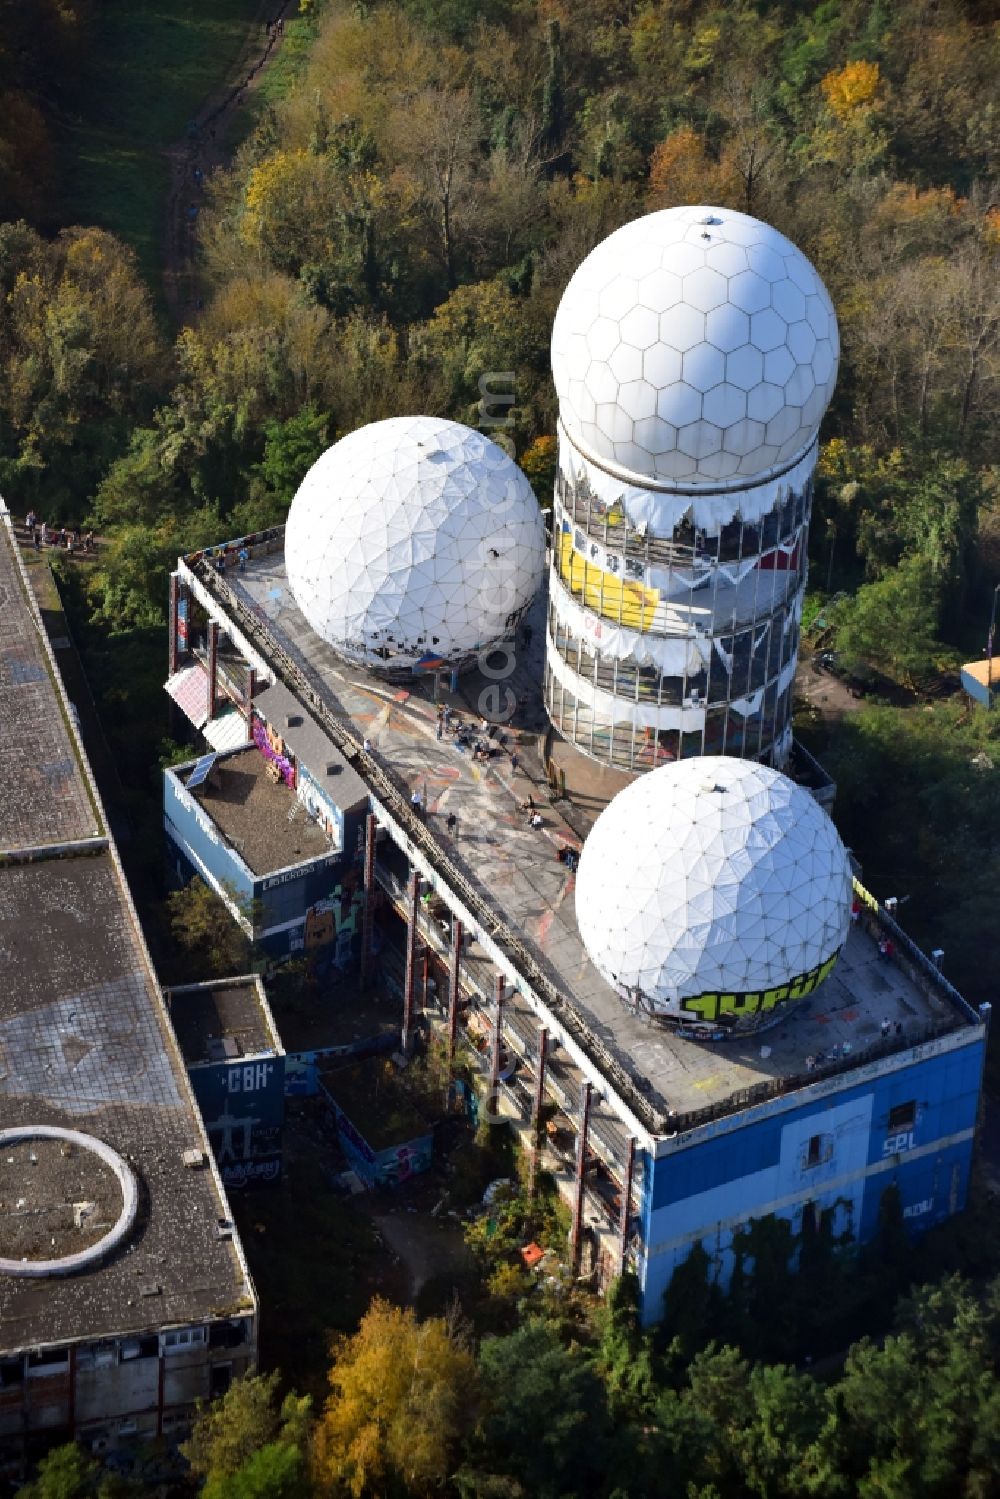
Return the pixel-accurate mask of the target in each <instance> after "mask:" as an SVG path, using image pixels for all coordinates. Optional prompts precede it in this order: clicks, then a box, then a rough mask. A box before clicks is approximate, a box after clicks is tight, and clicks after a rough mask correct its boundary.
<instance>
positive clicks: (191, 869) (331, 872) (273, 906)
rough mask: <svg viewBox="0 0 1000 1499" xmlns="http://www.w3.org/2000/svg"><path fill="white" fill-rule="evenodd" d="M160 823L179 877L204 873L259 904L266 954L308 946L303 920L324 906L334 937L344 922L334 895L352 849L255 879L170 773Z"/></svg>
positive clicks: (241, 897)
mask: <svg viewBox="0 0 1000 1499" xmlns="http://www.w3.org/2000/svg"><path fill="white" fill-rule="evenodd" d="M163 821H164V830H165V832H166V835H167V840H168V852H169V854H170V857H171V858H173V859H174V860H176V861H177V862H179V865H180V871H179V872H180V876H181V878H182V879H185V880H186V879H189V878H190V877H191V876H192V875H194V874H202V873H203V870H207V871H208V873H209V874H210V875H212V876H213V877H214V878H215V880H216V881H217V882H218V883H219V884H220V885H225V886H230V887H232V889H233V891H234V892H235V896H236V898H237V900H238V901H240V902H241V903H249V902H251V901H255V902H258V903H259V910H260V915H259V918H258V930H259V931H260V932H262V933H263V935H262V937H261V946H262V947H263V949H264V951H265V952H266V953H268V954H269V955H270V956H272V957H285V956H287V954H288V953H289V952H295V951H300V950H301V949H302V948H304V947H306V946H308V945H309V943H308V941H307V931H306V922H307V916H308V914H309V912H310V911H311V910H315V909H316V908H317V907H323V906H324V905H326V904H327V903H331V904H332V905H334V906H336V908H337V910H336V916H335V918H334V919H333V920H332V923H331V929H332V931H333V935H334V936H338V935H339V931H340V927H341V926H342V925H343V924H344V923H343V920H341V919H340V915H339V913H340V906H341V902H340V901H338V900H335V894H336V892H337V890H338V888H340V886H341V883H342V881H343V879H344V876H345V874H346V872H347V870H348V868H349V867H350V866H351V865H352V864H353V863H354V852H353V849H352V851H351V855H350V856H348V855H347V854H343V853H336V854H330V855H328V856H326V857H324V858H321V859H313V860H311V861H310V862H309V863H306V864H302V865H298V866H296V867H295V868H293V869H290V870H287V871H279V872H278V873H276V874H271V875H263V876H257V875H254V874H253V873H252V872H251V871H250V870H249V869H248V868H247V866H246V865H245V864H244V863H243V860H242V859H241V858H240V857H239V855H238V854H237V852H236V850H235V849H233V848H231V847H230V845H229V844H228V843H227V842H226V840H225V839H224V838H223V836H222V835H221V833H220V832H219V830H218V829H217V828H216V827H215V825H214V823H213V822H212V821H211V819H210V818H209V817H208V816H207V814H206V813H204V812H203V811H202V810H201V808H200V807H199V806H198V803H197V801H196V800H195V798H194V797H192V796H189V795H188V793H187V791H186V789H185V787H184V786H183V785H182V784H181V782H180V780H179V778H178V777H177V776H176V775H175V774H174V773H173V772H172V771H170V770H166V771H164V773H163ZM178 856H179V858H178ZM318 914H322V913H321V912H320V913H318ZM293 923H294V926H292V924H293ZM274 928H285V930H283V931H275V930H273V929H274ZM352 930H353V928H352Z"/></svg>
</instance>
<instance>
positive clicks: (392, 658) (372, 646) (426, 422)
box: [285, 387, 632, 671]
mask: <svg viewBox="0 0 1000 1499" xmlns="http://www.w3.org/2000/svg"><path fill="white" fill-rule="evenodd" d="M615 389H616V390H617V387H615ZM615 410H616V412H617V408H615ZM620 415H621V419H622V421H623V422H624V421H626V420H627V418H626V417H625V414H624V413H620ZM631 427H632V424H631V421H628V435H629V437H631ZM285 565H286V568H287V572H288V582H289V586H290V588H291V590H292V593H293V595H294V597H295V601H296V603H297V604H298V606H299V608H300V609H301V611H302V613H303V615H304V616H305V618H306V619H307V621H308V622H309V624H310V625H311V627H312V628H313V629H314V630H315V631H316V633H317V634H318V635H320V636H321V637H322V638H323V639H324V640H326V641H327V642H328V643H329V644H330V645H331V646H333V647H334V649H336V650H337V651H339V652H340V653H341V654H342V655H344V656H345V657H346V658H347V659H348V660H350V661H353V662H358V663H363V664H365V665H366V666H368V667H370V668H372V669H374V670H389V671H398V670H406V669H407V668H409V667H412V666H417V665H418V664H419V663H421V662H422V661H430V660H435V661H437V660H440V661H441V662H442V663H443V664H444V665H451V664H455V665H458V664H461V663H463V662H465V661H467V660H468V659H469V658H470V656H471V655H472V654H473V653H474V652H476V651H477V650H479V649H482V648H484V647H486V646H488V645H490V644H492V643H494V642H495V641H497V640H500V639H502V638H504V636H505V634H506V632H507V630H508V628H509V623H510V616H511V615H512V614H514V615H517V614H519V613H521V612H523V610H525V609H526V608H527V607H528V605H529V604H530V603H531V600H532V599H533V597H534V595H535V593H536V592H537V590H538V587H539V584H540V583H541V580H542V574H543V571H544V566H545V532H544V527H543V524H542V518H541V513H540V511H539V509H538V504H537V501H536V500H535V496H534V493H533V492H532V489H531V486H530V485H529V483H528V481H527V479H526V478H525V477H524V475H523V474H522V473H521V470H520V469H519V468H518V467H517V464H516V463H514V462H513V461H512V460H511V459H510V458H508V456H507V454H506V453H505V452H504V451H503V449H502V448H499V447H498V446H497V445H496V443H493V442H490V440H489V439H488V438H487V437H484V436H483V434H482V433H480V432H474V431H472V430H471V429H470V428H468V427H463V426H461V425H460V424H459V423H458V422H450V421H444V420H442V419H441V418H438V417H393V418H391V419H390V420H388V421H382V422H374V423H372V424H371V425H370V426H367V427H362V428H360V429H359V430H358V431H357V432H352V433H350V434H349V436H347V437H344V438H342V439H341V441H340V442H338V443H335V444H334V446H333V447H332V448H328V449H327V451H326V452H325V453H324V454H323V456H322V457H321V458H319V459H318V460H317V462H316V463H314V464H313V466H312V468H311V469H310V470H309V472H308V474H307V475H306V477H305V478H304V479H303V481H302V483H301V485H300V486H299V489H298V492H297V494H296V496H295V499H294V500H293V501H292V507H291V510H290V511H289V514H288V522H287V525H286V527H285Z"/></svg>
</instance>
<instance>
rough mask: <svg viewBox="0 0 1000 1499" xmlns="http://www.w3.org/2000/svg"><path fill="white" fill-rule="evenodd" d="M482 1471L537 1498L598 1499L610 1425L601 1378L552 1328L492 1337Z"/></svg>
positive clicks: (485, 1377)
mask: <svg viewBox="0 0 1000 1499" xmlns="http://www.w3.org/2000/svg"><path fill="white" fill-rule="evenodd" d="M479 1372H480V1377H481V1379H482V1382H483V1395H484V1415H483V1419H482V1423H481V1425H480V1428H479V1431H478V1433H477V1439H476V1441H475V1443H474V1444H473V1448H472V1451H473V1459H472V1463H471V1466H472V1467H473V1469H474V1470H475V1471H476V1472H479V1471H484V1472H489V1473H506V1474H508V1475H509V1476H510V1477H512V1478H514V1479H516V1480H517V1481H518V1482H519V1483H520V1484H521V1485H522V1487H523V1491H524V1492H525V1493H528V1494H531V1495H534V1496H537V1499H556V1496H561V1495H565V1494H584V1493H591V1492H593V1491H594V1488H595V1487H596V1486H597V1485H596V1483H595V1480H597V1482H599V1475H601V1474H602V1473H603V1472H604V1471H605V1463H606V1460H607V1456H608V1441H609V1436H610V1425H609V1421H608V1414H607V1406H606V1400H605V1394H604V1389H603V1386H602V1384H601V1381H600V1379H599V1378H598V1376H597V1374H596V1373H595V1372H594V1370H593V1369H592V1368H591V1367H590V1366H589V1364H588V1363H587V1362H586V1361H585V1360H584V1359H583V1358H582V1357H581V1355H580V1352H579V1350H575V1349H570V1348H565V1347H564V1346H563V1344H562V1343H561V1341H560V1339H559V1336H558V1333H557V1332H556V1331H555V1329H554V1328H553V1327H552V1326H551V1325H550V1324H548V1323H545V1322H541V1321H537V1320H535V1321H529V1322H526V1323H524V1324H523V1325H522V1326H521V1327H519V1328H518V1329H517V1331H516V1332H513V1333H511V1334H510V1335H509V1336H507V1337H495V1338H486V1339H484V1341H483V1344H482V1348H481V1350H480V1354H479Z"/></svg>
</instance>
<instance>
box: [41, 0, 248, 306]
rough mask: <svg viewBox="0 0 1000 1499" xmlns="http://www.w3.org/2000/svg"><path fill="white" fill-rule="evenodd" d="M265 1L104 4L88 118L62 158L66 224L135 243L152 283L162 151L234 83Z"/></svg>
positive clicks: (89, 80)
mask: <svg viewBox="0 0 1000 1499" xmlns="http://www.w3.org/2000/svg"><path fill="white" fill-rule="evenodd" d="M262 14H263V11H262V8H261V4H260V0H156V3H153V0H105V3H104V5H103V7H102V10H101V16H100V20H99V21H98V22H97V23H96V30H95V34H94V37H93V44H92V47H91V49H90V51H89V53H88V56H87V58H86V61H85V63H84V78H83V84H82V87H81V97H82V98H83V99H85V100H86V104H85V106H84V108H83V110H82V112H81V115H80V117H79V118H77V119H76V120H73V121H69V122H67V124H66V126H65V127H64V130H63V132H62V136H63V138H62V140H61V142H60V155H61V158H62V160H63V163H64V168H63V179H62V182H61V184H60V188H61V192H60V204H61V212H60V218H61V219H62V221H63V223H65V224H76V223H82V224H97V225H99V226H100V227H101V228H104V229H110V230H111V231H112V232H113V233H115V234H118V235H120V236H121V238H122V239H124V240H126V241H127V242H128V243H129V244H131V245H132V246H133V248H134V249H135V250H136V252H137V253H138V256H139V259H140V263H141V265H142V269H143V272H144V274H145V275H146V276H147V277H149V278H150V279H153V278H155V277H156V275H157V273H158V272H159V269H160V264H161V236H162V231H163V217H164V203H165V199H166V194H167V188H168V183H169V171H168V167H167V163H166V161H165V159H164V158H163V156H162V154H161V153H162V151H163V148H164V147H166V146H169V145H171V144H173V143H174V142H175V141H178V140H181V139H183V137H184V134H185V131H186V129H187V126H188V124H189V123H190V122H191V121H192V120H193V119H194V117H195V115H196V114H197V113H198V110H199V109H200V108H201V106H202V105H203V104H204V103H205V101H206V100H207V99H208V98H209V97H210V96H211V95H213V94H214V93H216V92H218V91H219V90H220V89H221V88H222V87H223V86H224V84H225V83H226V81H227V80H228V79H229V78H230V77H231V76H232V74H233V72H234V70H235V69H236V66H237V63H238V61H239V59H240V55H241V53H242V51H243V49H244V47H245V46H246V43H247V38H248V35H249V34H251V28H252V25H253V22H254V20H255V18H257V17H258V15H262Z"/></svg>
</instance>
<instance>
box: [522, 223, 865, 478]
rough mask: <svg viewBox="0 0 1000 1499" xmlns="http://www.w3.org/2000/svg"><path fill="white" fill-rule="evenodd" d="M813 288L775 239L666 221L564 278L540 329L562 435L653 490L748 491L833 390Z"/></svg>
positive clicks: (625, 235) (781, 464)
mask: <svg viewBox="0 0 1000 1499" xmlns="http://www.w3.org/2000/svg"><path fill="white" fill-rule="evenodd" d="M839 353H840V339H839V335H838V331H837V319H836V315H835V313H834V310H833V304H832V303H831V301H830V297H829V295H828V293H827V290H826V287H825V286H824V285H823V282H822V281H821V280H820V278H819V275H818V274H817V272H816V270H815V269H814V267H813V266H812V265H811V263H810V262H809V261H808V260H807V259H806V257H805V256H804V255H803V254H802V252H801V250H797V249H796V247H795V246H794V245H793V244H792V243H791V241H790V240H787V239H786V238H785V237H784V235H783V234H779V233H778V231H777V230H776V229H772V228H771V227H770V226H769V225H768V224H762V223H761V222H760V221H759V220H758V219H753V218H750V217H749V216H748V215H747V214H744V213H736V212H735V211H734V210H732V209H729V208H701V207H699V208H667V209H664V210H663V211H662V212H660V213H651V214H648V215H647V216H646V217H645V218H641V219H635V220H634V221H633V222H632V223H630V224H625V225H624V226H623V228H621V229H618V230H616V232H615V233H614V234H612V235H610V236H609V237H608V238H607V239H606V240H604V241H603V242H602V243H601V244H599V245H598V246H597V248H596V249H595V250H592V251H591V253H590V254H589V255H588V256H587V258H586V260H585V261H584V262H583V264H582V265H581V266H580V267H579V269H578V270H577V271H576V273H575V275H574V276H573V278H572V280H571V281H570V283H569V285H568V286H567V288H566V290H565V292H564V293H563V298H562V301H561V302H560V304H559V309H558V311H557V313H556V318H555V323H554V325H553V330H552V373H553V377H554V379H555V385H556V391H557V393H558V396H559V414H560V418H561V421H562V424H563V427H564V429H565V431H566V433H567V435H568V436H569V438H570V439H571V441H573V442H574V443H576V444H577V445H578V446H579V448H580V449H581V451H582V452H583V453H584V454H585V455H586V456H587V457H590V458H592V459H594V460H595V461H596V462H597V463H598V464H601V465H604V466H607V467H610V468H611V469H612V470H613V471H615V472H618V473H620V474H623V475H627V476H628V477H629V478H630V479H632V481H633V482H635V483H637V484H641V483H642V482H643V480H646V481H651V482H652V483H653V484H654V485H656V486H662V487H666V488H678V489H688V488H703V487H712V488H727V489H728V488H733V487H744V488H745V487H747V486H749V485H751V484H754V483H758V482H760V481H762V480H764V479H767V478H770V477H772V476H773V475H775V474H777V473H779V472H781V470H782V469H785V468H787V467H788V466H789V465H790V464H792V463H794V462H795V461H796V459H798V458H800V457H801V456H802V454H803V453H804V452H805V450H806V449H807V448H808V447H809V445H810V444H811V443H812V442H813V440H814V439H815V437H816V434H817V432H818V430H819V425H820V422H821V420H822V418H823V413H824V412H825V411H826V408H827V406H828V405H829V402H830V397H831V395H832V394H833V388H834V385H835V384H836V379H837V361H838V358H839Z"/></svg>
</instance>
